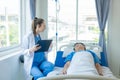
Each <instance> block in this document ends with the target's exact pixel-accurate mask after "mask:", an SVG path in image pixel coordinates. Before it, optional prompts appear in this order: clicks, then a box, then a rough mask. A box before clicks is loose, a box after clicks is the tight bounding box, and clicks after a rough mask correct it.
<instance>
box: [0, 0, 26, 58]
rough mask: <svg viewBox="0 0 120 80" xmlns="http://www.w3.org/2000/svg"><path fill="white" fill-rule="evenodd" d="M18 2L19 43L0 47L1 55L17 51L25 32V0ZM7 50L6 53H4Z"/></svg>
mask: <svg viewBox="0 0 120 80" xmlns="http://www.w3.org/2000/svg"><path fill="white" fill-rule="evenodd" d="M19 2H20V15H19V16H20V18H19V21H20V24H19V29H20V30H19V43H18V44H16V45H14V46H12V45H11V46H8V47H2V48H0V56H1V55H5V54H9V53H11V52H14V51H16V50H17V51H18V50H20V49H21V48H20V47H21V45H22V36H24V33H25V25H26V18H25V17H24V15H25V10H26V6H25V4H26V1H25V0H19ZM23 7H24V8H23ZM6 52H7V53H6Z"/></svg>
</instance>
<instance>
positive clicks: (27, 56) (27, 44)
mask: <svg viewBox="0 0 120 80" xmlns="http://www.w3.org/2000/svg"><path fill="white" fill-rule="evenodd" d="M34 45H35V40H34V35H33V33H32V32H30V33H29V34H27V35H26V36H25V37H24V38H23V42H22V49H23V51H22V53H23V54H24V69H25V77H26V80H31V76H30V70H31V66H32V62H33V58H34V52H33V53H30V52H29V48H32V47H33V46H34Z"/></svg>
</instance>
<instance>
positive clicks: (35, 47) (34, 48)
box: [29, 44, 41, 53]
mask: <svg viewBox="0 0 120 80" xmlns="http://www.w3.org/2000/svg"><path fill="white" fill-rule="evenodd" d="M40 48H41V46H40V45H38V44H37V45H35V46H33V47H32V48H30V50H29V51H30V53H32V52H35V51H37V50H38V49H40Z"/></svg>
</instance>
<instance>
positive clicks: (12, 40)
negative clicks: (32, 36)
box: [0, 0, 21, 49]
mask: <svg viewBox="0 0 120 80" xmlns="http://www.w3.org/2000/svg"><path fill="white" fill-rule="evenodd" d="M20 13H21V12H20V0H0V49H1V48H7V47H12V46H16V45H18V44H20Z"/></svg>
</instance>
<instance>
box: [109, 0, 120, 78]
mask: <svg viewBox="0 0 120 80" xmlns="http://www.w3.org/2000/svg"><path fill="white" fill-rule="evenodd" d="M108 24H109V25H108V45H107V47H108V59H109V66H110V68H111V70H112V72H113V73H114V74H115V75H116V76H117V77H119V78H120V62H119V61H120V35H119V34H120V0H112V5H111V8H110V16H109V23H108Z"/></svg>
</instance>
